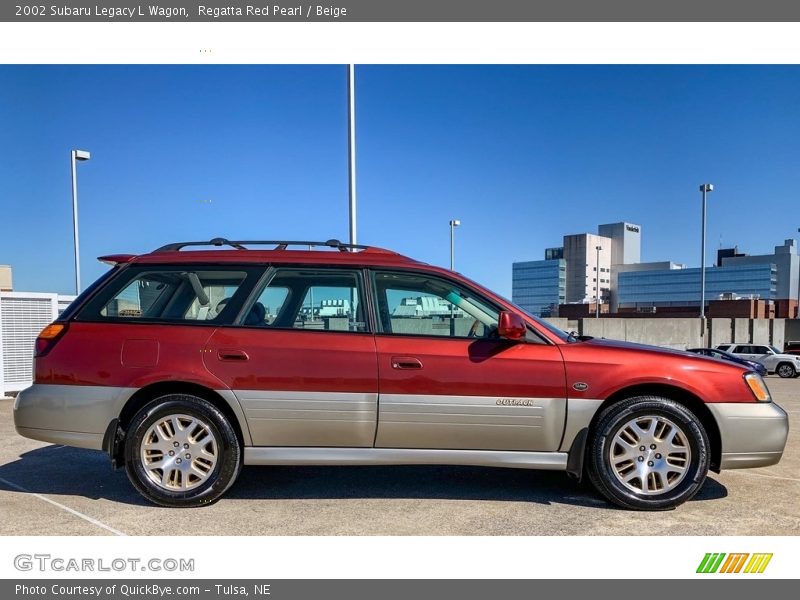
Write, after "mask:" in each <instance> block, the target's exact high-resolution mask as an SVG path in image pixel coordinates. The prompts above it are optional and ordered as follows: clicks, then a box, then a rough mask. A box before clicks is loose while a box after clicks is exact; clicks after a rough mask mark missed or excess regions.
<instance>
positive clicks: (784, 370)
mask: <svg viewBox="0 0 800 600" xmlns="http://www.w3.org/2000/svg"><path fill="white" fill-rule="evenodd" d="M775 372H776V373H777V374H778V377H783V378H784V379H791V378H792V377H795V376H796V374H797V371H796V369H795V368H794V365H792V364H790V363H781V364H779V365H778V368H777V369H775Z"/></svg>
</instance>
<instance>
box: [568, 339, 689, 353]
mask: <svg viewBox="0 0 800 600" xmlns="http://www.w3.org/2000/svg"><path fill="white" fill-rule="evenodd" d="M582 343H584V344H589V345H592V346H600V347H605V348H621V349H624V350H636V351H639V352H641V351H645V352H652V353H654V354H664V355H666V356H681V357H686V356H695V357H696V356H698V355H697V354H692V353H691V352H686V351H685V350H675V349H673V348H664V347H662V346H651V345H649V344H639V343H636V342H624V341H622V340H609V339H606V338H591V339H588V340H586V341H584V342H582Z"/></svg>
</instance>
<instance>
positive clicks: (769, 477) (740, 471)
mask: <svg viewBox="0 0 800 600" xmlns="http://www.w3.org/2000/svg"><path fill="white" fill-rule="evenodd" d="M732 471H733V472H734V473H738V474H739V475H753V476H754V477H766V478H767V479H783V480H784V481H796V482H798V483H800V479H797V478H795V477H781V476H780V475H765V474H764V473H752V472H750V471H742V470H739V469H733V470H732Z"/></svg>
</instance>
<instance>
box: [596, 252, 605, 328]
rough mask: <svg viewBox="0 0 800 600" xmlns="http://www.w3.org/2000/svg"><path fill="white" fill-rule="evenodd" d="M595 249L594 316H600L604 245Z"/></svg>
mask: <svg viewBox="0 0 800 600" xmlns="http://www.w3.org/2000/svg"><path fill="white" fill-rule="evenodd" d="M594 249H595V250H597V261H596V263H595V265H596V266H595V271H596V273H595V284H596V285H595V288H594V318H595V319H599V318H600V250H602V249H603V247H602V246H595V247H594Z"/></svg>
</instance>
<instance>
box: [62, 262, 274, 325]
mask: <svg viewBox="0 0 800 600" xmlns="http://www.w3.org/2000/svg"><path fill="white" fill-rule="evenodd" d="M260 271H261V270H260V269H254V268H252V267H242V266H235V267H220V266H197V265H184V266H165V267H162V266H160V265H158V266H144V265H142V266H136V267H129V268H127V269H124V270H123V271H121V272H120V274H119V276H118V277H116V278H115V279H114V280H113V281H112V282H111V283H110V284H109V285H108V286H107V287H106V288H105V289H103V290H102V291H101V292H100V293H99V294H98V295H97V296H96V297H95V298H94V299H92V300H91V301H90V302H89V303H88V304H87V305H86V306H85V308H84V309H83V310H81V312H80V314H79V315H78V320H86V321H95V320H101V321H105V320H110V321H128V322H152V321H163V322H179V323H180V322H183V323H214V324H225V323H230V322H232V321H233V319H234V317H235V316H236V314H237V312H238V309H239V308H240V307H241V304H242V302H243V298H244V297H245V296H246V295H247V293H248V291H249V289H250V288H252V286H253V285H254V282H255V280H256V279H257V278H258V275H259V273H260Z"/></svg>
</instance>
